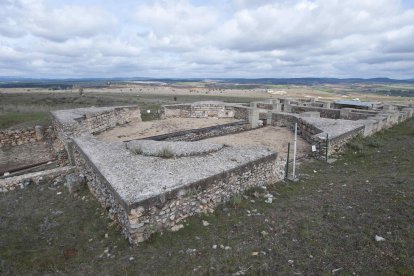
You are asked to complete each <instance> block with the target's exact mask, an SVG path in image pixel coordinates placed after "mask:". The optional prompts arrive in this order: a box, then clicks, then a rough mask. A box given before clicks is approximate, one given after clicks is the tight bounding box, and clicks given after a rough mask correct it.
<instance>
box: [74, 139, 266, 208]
mask: <svg viewBox="0 0 414 276" xmlns="http://www.w3.org/2000/svg"><path fill="white" fill-rule="evenodd" d="M74 142H75V143H76V144H77V145H78V147H80V148H81V149H82V152H83V153H84V154H85V155H86V156H87V157H88V159H89V160H90V161H91V162H93V163H94V166H95V167H96V169H97V170H99V172H100V173H101V174H102V175H103V176H104V177H105V178H106V180H107V181H108V182H109V183H110V185H111V186H112V188H113V190H114V191H116V193H117V194H118V195H119V196H120V198H121V199H122V200H123V201H124V202H125V203H126V204H128V205H129V204H133V203H136V202H140V201H142V200H145V199H148V198H151V197H154V196H157V195H159V194H163V193H165V192H168V191H172V190H174V189H176V188H179V187H183V186H186V185H189V184H191V183H194V182H196V181H198V180H201V179H205V178H208V177H211V176H214V175H217V174H220V173H222V172H225V171H228V170H231V169H234V168H237V167H239V166H242V165H244V164H247V163H249V162H251V161H254V160H257V159H259V158H263V157H266V156H270V155H272V154H274V152H272V151H270V150H268V149H265V148H262V147H250V148H245V147H223V148H221V149H220V150H218V151H216V152H213V153H210V154H207V155H203V156H192V157H182V158H172V159H164V158H160V157H153V156H144V155H137V154H134V153H132V152H131V151H130V150H129V149H127V148H126V146H125V144H124V143H122V142H112V143H109V142H104V141H100V140H97V139H95V138H94V137H92V136H82V137H78V138H76V139H74ZM188 143H191V142H188Z"/></svg>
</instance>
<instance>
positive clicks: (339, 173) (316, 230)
mask: <svg viewBox="0 0 414 276" xmlns="http://www.w3.org/2000/svg"><path fill="white" fill-rule="evenodd" d="M364 89H365V90H364ZM393 89H399V90H402V91H408V92H403V94H404V93H405V94H407V93H408V95H410V96H402V95H392V93H391V92H390V93H391V95H387V94H386V93H387V92H386V91H388V90H390V91H393ZM368 90H369V91H368ZM0 91H1V92H0V129H5V128H24V127H28V126H33V125H44V126H48V125H49V124H50V123H51V119H50V113H49V112H50V111H52V110H60V109H69V108H77V107H90V106H97V107H98V106H118V105H138V106H139V107H140V109H141V111H142V119H143V120H144V121H147V120H154V119H158V118H159V114H158V110H159V109H160V107H161V105H166V104H177V103H190V102H196V101H225V102H237V103H246V104H247V103H249V102H252V101H259V100H264V99H276V98H312V97H315V98H318V100H327V101H328V100H335V99H357V98H358V99H360V100H369V101H387V102H392V103H395V104H412V103H413V100H414V97H412V96H411V94H410V93H411V92H410V91H414V85H413V84H363V83H362V84H355V83H354V84H336V83H335V84H314V85H300V84H277V85H275V84H266V85H264V84H254V85H252V84H248V85H242V84H228V83H227V84H225V85H222V86H211V84H206V83H204V82H191V83H189V82H175V83H168V84H151V85H149V84H142V83H121V84H111V85H103V86H99V87H84V88H83V91H82V93H80V91H79V88H68V89H57V88H56V87H53V89H52V88H51V87H30V88H28V87H23V88H22V87H16V88H0ZM378 91H380V92H378ZM405 94H404V95H405ZM147 110H150V112H149V113H148V112H147ZM337 158H338V160H337V161H336V162H335V163H332V164H327V163H326V162H323V161H316V160H310V161H306V162H304V163H301V164H299V168H298V170H297V171H298V176H299V181H298V182H285V181H281V182H278V183H274V184H271V185H269V186H268V187H266V188H264V187H262V188H254V189H252V190H249V191H247V192H245V193H243V194H242V195H238V196H234V197H233V198H232V199H231V200H230V202H228V203H226V204H222V205H220V206H219V207H218V208H217V209H216V210H215V211H214V213H212V214H210V215H196V216H194V217H192V218H190V219H188V220H187V221H186V222H185V223H184V228H183V229H181V230H179V231H178V232H169V231H163V232H161V233H157V234H154V235H152V236H151V238H150V239H149V240H147V241H145V242H143V243H141V244H139V245H138V246H135V247H132V246H131V245H130V244H129V243H128V241H127V240H125V239H124V238H123V236H122V235H121V234H120V229H119V226H117V225H116V224H115V223H114V222H112V220H110V219H109V218H108V216H107V213H106V212H105V210H104V209H102V207H101V205H100V204H99V203H98V201H97V200H96V199H95V197H93V196H92V195H91V193H90V192H89V191H88V190H87V189H83V190H82V191H80V192H78V193H75V194H70V193H69V192H68V189H67V188H66V187H65V186H64V182H65V179H64V178H63V177H61V178H60V179H57V180H55V181H53V182H44V183H42V184H40V185H31V186H29V187H27V188H25V189H19V190H15V191H11V192H7V193H0V210H1V212H0V249H1V250H0V274H1V275H16V274H17V275H26V274H42V275H44V274H52V275H55V274H70V275H88V274H99V275H100V274H109V275H121V274H123V275H135V274H147V275H164V274H174V275H188V274H192V275H205V274H213V275H216V274H218V275H221V274H224V275H256V274H283V275H286V274H287V275H291V274H298V275H299V274H313V275H314V274H317V275H320V274H322V275H323V274H334V275H367V274H368V275H372V274H373V275H377V274H381V273H382V274H390V275H412V274H414V253H413V252H414V230H413V223H412V222H413V221H414V180H413V179H414V171H413V169H412V168H413V167H414V120H413V119H410V120H408V121H406V122H404V123H402V124H400V125H397V126H395V127H393V128H391V129H388V130H385V131H381V132H379V133H377V134H375V135H374V136H372V137H369V138H367V139H359V138H357V139H354V140H353V141H352V142H351V143H350V144H349V145H348V147H347V150H346V151H345V152H344V153H343V154H340V155H339V156H337ZM269 194H271V195H272V196H273V201H272V202H271V203H268V202H266V201H267V195H269ZM206 222H207V223H206ZM376 235H378V236H381V237H383V238H384V239H385V240H384V241H380V242H378V241H376V240H375V236H376Z"/></svg>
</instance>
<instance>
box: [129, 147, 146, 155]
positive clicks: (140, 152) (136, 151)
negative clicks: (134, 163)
mask: <svg viewBox="0 0 414 276" xmlns="http://www.w3.org/2000/svg"><path fill="white" fill-rule="evenodd" d="M131 151H132V153H134V154H136V155H140V154H142V153H143V150H142V148H141V147H136V148H132V149H131Z"/></svg>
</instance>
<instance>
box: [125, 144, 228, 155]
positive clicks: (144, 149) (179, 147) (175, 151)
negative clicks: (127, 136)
mask: <svg viewBox="0 0 414 276" xmlns="http://www.w3.org/2000/svg"><path fill="white" fill-rule="evenodd" d="M125 144H126V148H127V149H129V150H130V151H131V152H133V153H135V154H142V155H145V156H155V157H165V156H164V155H165V154H166V153H168V154H170V155H172V156H174V157H186V156H196V155H205V154H209V153H212V152H216V151H219V150H221V149H222V148H223V147H224V145H223V144H211V143H202V142H168V141H153V140H135V141H129V142H126V143H125Z"/></svg>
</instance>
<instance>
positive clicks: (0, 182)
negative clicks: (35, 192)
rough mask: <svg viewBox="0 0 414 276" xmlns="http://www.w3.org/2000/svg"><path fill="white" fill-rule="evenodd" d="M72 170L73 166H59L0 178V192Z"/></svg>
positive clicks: (58, 175)
mask: <svg viewBox="0 0 414 276" xmlns="http://www.w3.org/2000/svg"><path fill="white" fill-rule="evenodd" d="M73 171H74V168H73V167H60V168H56V169H51V170H46V171H41V172H34V173H29V174H24V175H19V176H14V177H8V178H5V179H0V193H1V192H8V191H13V190H15V189H19V188H25V185H28V184H41V183H43V182H45V181H51V180H53V179H54V178H56V177H62V176H64V175H66V174H69V173H71V172H73Z"/></svg>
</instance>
